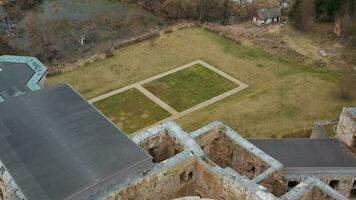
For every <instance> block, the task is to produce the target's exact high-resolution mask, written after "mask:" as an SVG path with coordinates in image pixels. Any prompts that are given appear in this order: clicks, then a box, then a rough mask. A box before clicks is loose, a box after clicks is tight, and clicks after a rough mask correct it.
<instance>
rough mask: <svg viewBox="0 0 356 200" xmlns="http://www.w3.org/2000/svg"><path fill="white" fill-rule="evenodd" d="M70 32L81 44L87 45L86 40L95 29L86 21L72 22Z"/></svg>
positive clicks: (82, 45)
mask: <svg viewBox="0 0 356 200" xmlns="http://www.w3.org/2000/svg"><path fill="white" fill-rule="evenodd" d="M69 27H70V28H69V32H70V35H71V36H72V37H73V39H74V40H75V41H76V42H77V43H78V44H79V45H80V46H81V47H85V44H86V42H87V41H88V39H89V37H90V36H91V34H92V33H93V31H94V27H93V26H92V25H90V24H87V23H85V22H83V23H71V24H70V25H69Z"/></svg>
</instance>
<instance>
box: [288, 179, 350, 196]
mask: <svg viewBox="0 0 356 200" xmlns="http://www.w3.org/2000/svg"><path fill="white" fill-rule="evenodd" d="M314 176H315V177H317V178H318V179H319V180H321V181H323V182H324V183H326V184H328V185H329V186H330V187H332V188H333V189H334V190H336V191H338V192H339V193H340V194H342V195H344V196H345V197H348V198H350V197H351V190H352V186H353V184H354V182H355V181H356V174H355V175H350V176H336V175H334V176H333V175H319V176H318V175H314ZM305 178H306V177H303V176H300V177H293V178H287V181H288V182H291V181H295V182H298V183H300V182H302V181H303V180H304V179H305Z"/></svg>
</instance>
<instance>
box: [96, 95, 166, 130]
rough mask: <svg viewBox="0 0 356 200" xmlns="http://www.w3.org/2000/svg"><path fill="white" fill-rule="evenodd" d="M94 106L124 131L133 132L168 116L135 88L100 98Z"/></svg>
mask: <svg viewBox="0 0 356 200" xmlns="http://www.w3.org/2000/svg"><path fill="white" fill-rule="evenodd" d="M94 106H95V107H96V108H98V109H99V110H100V111H101V112H102V113H104V115H105V116H107V117H108V118H109V119H110V120H111V121H112V122H114V123H115V124H116V125H117V126H119V127H120V128H121V129H122V130H123V131H124V132H126V133H133V132H135V131H137V130H139V129H142V128H144V127H146V126H149V125H151V124H153V123H155V122H158V121H160V120H163V119H165V118H167V117H169V116H170V114H169V113H168V112H167V111H166V110H164V109H163V108H161V107H160V106H159V105H157V104H155V103H154V102H152V101H151V100H150V99H148V98H147V97H146V96H145V95H143V94H142V93H141V92H140V91H138V90H137V89H130V90H127V91H125V92H123V93H120V94H117V95H114V96H111V97H108V98H106V99H103V100H100V101H98V102H95V103H94Z"/></svg>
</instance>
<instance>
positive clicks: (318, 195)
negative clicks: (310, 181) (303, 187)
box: [299, 187, 335, 200]
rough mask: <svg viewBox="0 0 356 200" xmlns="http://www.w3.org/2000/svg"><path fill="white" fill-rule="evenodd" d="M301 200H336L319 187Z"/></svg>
mask: <svg viewBox="0 0 356 200" xmlns="http://www.w3.org/2000/svg"><path fill="white" fill-rule="evenodd" d="M299 200H335V199H334V198H332V197H330V196H329V195H328V194H326V193H324V192H323V191H321V190H320V189H319V188H317V187H312V188H310V189H309V190H308V191H307V192H306V193H305V194H304V195H303V196H302V197H301V198H300V199H299Z"/></svg>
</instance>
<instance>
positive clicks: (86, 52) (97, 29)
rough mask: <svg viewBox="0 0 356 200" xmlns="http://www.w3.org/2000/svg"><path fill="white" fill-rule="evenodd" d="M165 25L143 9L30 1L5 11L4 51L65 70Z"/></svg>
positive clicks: (102, 2) (0, 11) (0, 29)
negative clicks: (80, 61)
mask: <svg viewBox="0 0 356 200" xmlns="http://www.w3.org/2000/svg"><path fill="white" fill-rule="evenodd" d="M160 21H161V20H160V19H159V18H157V17H155V16H154V15H152V14H151V13H149V12H147V11H145V10H143V9H142V8H140V7H139V6H136V5H132V4H127V3H122V2H120V1H111V0H98V1H95V0H76V1H68V0H56V1H51V0H42V1H41V0H32V1H30V0H26V1H23V0H21V1H10V2H9V3H7V4H5V5H3V6H0V35H1V40H2V41H3V42H4V43H6V45H7V46H5V47H6V49H4V50H3V51H9V52H13V50H19V51H18V52H17V53H18V54H20V53H22V52H23V53H24V54H27V55H32V56H36V57H38V58H39V59H41V60H42V61H43V62H45V63H51V64H54V65H56V64H62V63H68V62H73V61H77V60H79V59H81V58H82V57H84V58H85V57H89V56H91V55H93V54H96V53H97V52H101V53H102V52H104V51H105V50H107V49H110V48H112V46H113V43H115V42H117V41H118V40H123V39H128V38H132V37H135V36H137V35H139V34H141V33H143V32H146V31H147V30H149V29H150V28H152V27H153V26H156V25H158V24H159V22H160Z"/></svg>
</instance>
